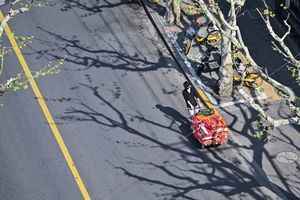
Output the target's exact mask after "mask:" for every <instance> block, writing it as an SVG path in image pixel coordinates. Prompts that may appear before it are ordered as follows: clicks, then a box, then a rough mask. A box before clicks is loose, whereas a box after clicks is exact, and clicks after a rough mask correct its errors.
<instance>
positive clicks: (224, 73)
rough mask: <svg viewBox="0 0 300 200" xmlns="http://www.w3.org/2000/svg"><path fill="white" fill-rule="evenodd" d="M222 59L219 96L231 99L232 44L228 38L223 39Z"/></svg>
mask: <svg viewBox="0 0 300 200" xmlns="http://www.w3.org/2000/svg"><path fill="white" fill-rule="evenodd" d="M221 59H222V60H221V68H220V80H219V95H220V96H221V97H230V96H231V95H232V91H233V68H232V57H231V42H230V40H229V39H228V38H227V37H224V38H223V45H222V58H221Z"/></svg>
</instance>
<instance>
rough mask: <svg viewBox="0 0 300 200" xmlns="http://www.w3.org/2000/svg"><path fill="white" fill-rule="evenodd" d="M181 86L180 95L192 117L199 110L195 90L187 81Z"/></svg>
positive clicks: (198, 100)
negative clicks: (182, 87) (182, 88)
mask: <svg viewBox="0 0 300 200" xmlns="http://www.w3.org/2000/svg"><path fill="white" fill-rule="evenodd" d="M183 86H184V90H183V91H182V95H183V98H184V100H185V103H186V106H187V108H188V110H189V112H190V114H191V115H192V116H193V115H194V114H195V113H197V112H198V110H199V102H200V99H199V98H198V97H197V95H196V91H195V89H194V88H193V87H192V85H191V84H190V83H189V82H188V81H185V82H184V83H183Z"/></svg>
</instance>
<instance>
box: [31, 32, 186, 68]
mask: <svg viewBox="0 0 300 200" xmlns="http://www.w3.org/2000/svg"><path fill="white" fill-rule="evenodd" d="M39 29H40V30H42V31H43V32H45V33H47V34H49V35H50V36H52V37H53V38H54V39H55V42H52V41H45V40H40V42H41V43H42V44H43V45H45V46H49V48H47V49H44V50H34V51H33V52H32V53H30V54H31V55H36V58H37V59H39V58H41V57H47V58H48V59H50V60H51V59H64V60H65V61H66V62H67V63H70V64H73V66H72V68H71V69H69V68H68V70H75V71H77V70H78V71H84V70H88V69H91V68H110V69H113V70H124V71H127V72H148V71H156V70H158V69H161V68H167V69H176V70H178V68H177V67H176V64H175V62H174V60H173V59H172V58H171V57H170V56H166V55H164V53H163V52H161V51H160V49H159V48H156V55H157V56H155V58H154V59H153V60H155V59H157V58H158V60H157V61H153V60H149V58H147V57H145V56H142V55H141V54H139V52H138V51H137V52H135V53H134V54H133V55H132V54H131V55H130V54H129V53H128V52H126V51H122V50H121V49H115V48H114V47H112V46H111V45H110V44H109V43H107V45H109V46H110V47H111V48H110V49H112V50H108V49H95V48H91V47H89V46H87V45H85V44H82V43H81V42H80V40H78V39H77V37H76V36H73V37H71V38H70V39H69V38H67V37H64V36H62V35H59V34H56V33H53V32H51V31H48V30H45V29H44V28H41V27H39ZM54 45H55V46H56V47H55V48H52V47H53V46H54ZM74 67H76V69H73V68H74ZM178 71H179V72H180V73H182V72H181V70H178Z"/></svg>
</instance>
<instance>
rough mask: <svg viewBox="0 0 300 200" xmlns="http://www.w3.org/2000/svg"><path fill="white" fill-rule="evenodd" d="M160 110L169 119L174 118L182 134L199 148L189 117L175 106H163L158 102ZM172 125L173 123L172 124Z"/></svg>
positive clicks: (157, 106)
mask: <svg viewBox="0 0 300 200" xmlns="http://www.w3.org/2000/svg"><path fill="white" fill-rule="evenodd" d="M155 107H156V108H157V109H158V110H160V111H161V112H162V113H164V114H166V115H167V117H169V119H171V120H173V122H178V123H179V130H180V133H181V134H182V136H184V137H185V138H187V139H188V140H189V142H190V144H191V145H192V146H193V147H196V148H199V147H200V146H199V143H198V142H197V141H196V140H195V139H194V137H193V130H192V128H191V122H190V121H189V119H188V118H186V117H185V116H183V115H182V114H181V113H180V112H178V111H177V110H175V109H174V108H171V107H169V106H163V105H160V104H157V105H156V106H155ZM171 125H172V124H171Z"/></svg>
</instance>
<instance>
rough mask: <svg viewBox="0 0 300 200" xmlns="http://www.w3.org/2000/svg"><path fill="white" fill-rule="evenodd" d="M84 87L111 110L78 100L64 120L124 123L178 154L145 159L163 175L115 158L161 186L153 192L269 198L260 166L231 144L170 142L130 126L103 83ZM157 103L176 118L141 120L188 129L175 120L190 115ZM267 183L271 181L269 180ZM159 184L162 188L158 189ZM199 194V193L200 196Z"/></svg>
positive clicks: (167, 195) (142, 179)
mask: <svg viewBox="0 0 300 200" xmlns="http://www.w3.org/2000/svg"><path fill="white" fill-rule="evenodd" d="M79 87H81V88H83V89H85V90H87V91H90V92H91V94H92V96H93V97H94V98H95V101H98V102H99V103H100V104H103V105H105V107H106V108H108V109H109V110H110V111H109V115H108V114H105V113H103V112H102V111H101V110H99V108H98V109H97V108H94V107H92V106H90V105H88V104H87V103H85V102H84V101H78V102H77V103H76V104H73V105H71V106H70V107H69V108H68V109H67V110H66V111H65V112H64V113H63V115H62V116H60V117H59V119H60V120H62V121H68V122H76V121H78V122H93V123H96V124H98V125H99V126H101V127H108V128H112V129H115V128H118V129H122V130H124V131H125V132H126V133H128V134H130V135H134V136H136V137H139V138H141V139H143V140H146V141H147V142H149V143H152V144H153V145H155V146H157V147H158V148H160V149H161V150H162V151H163V152H164V151H168V152H170V153H171V155H172V159H176V160H177V161H176V162H168V161H167V160H165V161H157V162H153V161H147V159H146V158H145V159H146V161H143V160H142V161H140V162H142V163H143V164H144V165H147V166H150V167H151V168H153V169H154V171H155V172H156V173H159V174H162V176H159V177H152V176H146V175H145V174H147V173H146V172H144V173H139V172H134V168H126V167H124V166H123V165H120V163H114V166H115V169H117V170H121V171H122V172H123V174H124V175H125V176H128V177H130V178H132V179H136V180H138V181H140V182H141V183H144V184H146V185H148V187H154V186H155V187H156V189H154V188H153V190H154V191H153V194H154V195H155V196H156V197H157V199H199V196H198V195H199V194H201V191H202V192H203V191H210V192H212V193H214V194H216V195H217V196H218V197H220V198H219V199H232V198H233V197H239V198H241V199H243V198H244V197H249V196H250V197H251V198H252V199H266V195H265V194H263V192H262V191H261V190H260V187H261V186H262V185H261V184H260V183H258V182H257V181H256V177H255V176H258V175H259V173H258V174H256V173H257V172H256V171H255V169H253V170H254V171H248V170H244V168H243V164H242V161H241V160H240V158H239V157H238V155H236V156H232V155H235V154H234V153H233V152H231V148H228V149H225V148H224V149H219V150H218V149H217V150H215V149H205V150H200V149H198V148H195V147H194V146H192V145H191V144H190V141H188V140H184V139H183V138H181V137H179V138H178V139H179V143H181V145H180V146H174V145H172V144H169V143H168V141H162V140H161V139H159V138H156V137H153V136H151V135H149V133H147V131H146V132H145V131H141V130H139V129H138V128H134V127H133V126H131V125H130V122H129V121H128V119H127V117H126V114H125V113H123V112H121V111H120V110H118V108H117V107H116V106H114V105H113V104H112V103H111V102H110V101H108V100H107V99H106V98H105V97H104V96H103V95H102V94H101V90H100V88H99V87H98V86H93V85H90V84H80V86H79ZM68 103H70V102H68ZM156 107H157V108H158V109H159V110H160V111H161V112H162V113H163V114H165V115H168V119H171V120H170V125H165V124H163V123H161V122H155V121H153V120H150V119H147V118H146V117H144V116H143V115H141V114H137V115H136V116H135V117H136V118H139V119H141V123H146V124H147V126H153V127H156V128H161V129H167V130H169V133H176V134H181V135H185V134H186V133H185V132H184V131H182V130H180V129H179V130H178V129H176V128H174V126H173V125H172V124H174V123H177V122H178V123H179V124H180V123H182V124H185V125H186V124H187V123H188V121H187V119H185V117H184V116H182V115H180V114H179V113H178V111H176V110H175V109H173V108H170V107H168V106H162V105H156ZM111 116H115V117H111ZM185 131H186V130H185ZM232 146H234V147H235V148H236V149H237V150H238V149H239V148H244V147H243V146H239V145H238V144H232ZM149 151H151V149H149ZM149 153H150V152H149ZM163 154H164V153H163ZM132 159H134V158H132ZM132 165H134V163H132ZM149 173H150V172H149ZM151 173H153V172H151ZM264 186H267V187H268V185H267V184H266V185H264ZM157 187H158V188H159V190H157ZM198 192H199V193H198ZM195 194H196V196H198V197H197V198H196V197H195Z"/></svg>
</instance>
